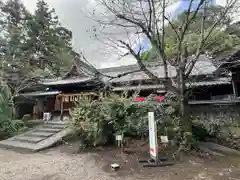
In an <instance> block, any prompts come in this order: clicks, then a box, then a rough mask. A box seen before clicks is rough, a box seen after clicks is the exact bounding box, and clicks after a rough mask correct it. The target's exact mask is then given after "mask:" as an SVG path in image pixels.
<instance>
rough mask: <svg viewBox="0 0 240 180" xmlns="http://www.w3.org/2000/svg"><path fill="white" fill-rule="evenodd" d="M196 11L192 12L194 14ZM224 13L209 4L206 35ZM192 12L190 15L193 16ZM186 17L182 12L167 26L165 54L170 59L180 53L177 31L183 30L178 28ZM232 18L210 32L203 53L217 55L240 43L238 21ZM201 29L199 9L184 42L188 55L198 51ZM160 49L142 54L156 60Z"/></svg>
mask: <svg viewBox="0 0 240 180" xmlns="http://www.w3.org/2000/svg"><path fill="white" fill-rule="evenodd" d="M193 13H194V12H192V14H193ZM222 13H223V10H222V8H221V7H219V6H217V7H216V6H209V7H207V8H206V10H205V16H206V17H207V18H205V20H204V33H203V34H204V36H206V35H207V34H208V32H209V30H210V28H211V26H212V25H213V24H214V23H215V22H216V21H217V18H219V15H221V14H222ZM192 14H190V17H191V16H192ZM185 18H186V13H182V14H180V15H179V16H178V18H177V19H176V20H174V21H173V22H172V24H173V27H172V26H171V25H169V24H168V25H166V27H165V41H164V43H165V54H166V57H167V58H168V59H172V58H175V57H176V56H177V55H179V50H178V45H179V42H178V39H177V36H176V33H175V31H177V32H178V33H179V34H181V30H180V29H179V28H178V27H180V26H181V24H183V23H184V21H185ZM230 23H231V18H230V17H228V16H226V17H224V18H223V19H222V20H221V21H220V22H219V23H218V24H217V26H216V27H215V28H214V30H213V31H212V32H211V33H210V36H209V37H208V38H207V39H206V41H205V42H204V47H203V49H201V53H208V54H212V55H216V54H217V53H219V52H222V51H228V50H230V49H232V48H234V47H236V46H239V45H240V38H239V32H240V29H239V26H238V23H235V24H232V25H230ZM201 29H202V12H201V11H199V12H198V13H197V16H196V17H195V18H194V20H193V21H192V23H191V24H190V25H189V27H188V29H187V31H186V33H185V35H184V39H183V42H182V45H183V47H186V48H187V51H188V55H193V54H195V53H196V52H197V49H198V47H199V44H200V39H201V36H202V34H201ZM157 54H158V51H157V49H156V48H154V47H153V48H152V49H151V50H150V51H148V52H144V53H143V54H142V58H143V59H144V60H148V61H149V60H150V61H156V59H157V56H158V55H157Z"/></svg>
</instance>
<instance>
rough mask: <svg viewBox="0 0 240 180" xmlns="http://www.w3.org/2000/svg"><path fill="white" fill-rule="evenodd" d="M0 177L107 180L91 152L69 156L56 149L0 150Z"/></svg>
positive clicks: (38, 179) (19, 179) (12, 178)
mask: <svg viewBox="0 0 240 180" xmlns="http://www.w3.org/2000/svg"><path fill="white" fill-rule="evenodd" d="M0 179H1V180H85V179H86V180H87V179H96V180H98V179H99V180H100V179H106V180H107V179H110V178H108V177H107V175H106V173H104V172H102V171H101V169H100V168H98V166H97V164H96V161H95V160H94V155H69V154H65V153H60V152H58V151H49V152H46V153H36V154H19V153H16V152H13V151H7V150H0Z"/></svg>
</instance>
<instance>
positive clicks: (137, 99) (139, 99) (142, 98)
mask: <svg viewBox="0 0 240 180" xmlns="http://www.w3.org/2000/svg"><path fill="white" fill-rule="evenodd" d="M135 101H137V102H140V101H145V98H144V97H136V99H135Z"/></svg>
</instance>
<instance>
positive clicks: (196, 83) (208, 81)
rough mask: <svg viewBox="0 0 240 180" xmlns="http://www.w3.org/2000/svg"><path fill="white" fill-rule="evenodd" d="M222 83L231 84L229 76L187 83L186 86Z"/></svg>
mask: <svg viewBox="0 0 240 180" xmlns="http://www.w3.org/2000/svg"><path fill="white" fill-rule="evenodd" d="M224 84H231V77H225V78H216V79H214V80H207V81H200V82H192V83H187V87H188V88H190V87H199V86H214V85H224Z"/></svg>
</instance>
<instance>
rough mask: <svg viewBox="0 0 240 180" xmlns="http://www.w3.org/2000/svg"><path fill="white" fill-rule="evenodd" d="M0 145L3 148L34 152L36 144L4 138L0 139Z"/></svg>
mask: <svg viewBox="0 0 240 180" xmlns="http://www.w3.org/2000/svg"><path fill="white" fill-rule="evenodd" d="M0 147H1V148H5V149H12V150H15V151H17V152H23V153H25V152H34V151H36V150H37V149H36V147H37V146H36V144H33V143H28V142H21V141H14V140H4V141H0Z"/></svg>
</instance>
